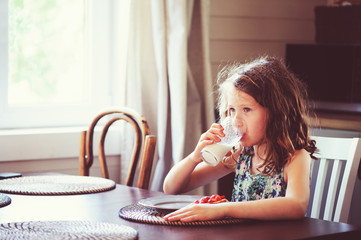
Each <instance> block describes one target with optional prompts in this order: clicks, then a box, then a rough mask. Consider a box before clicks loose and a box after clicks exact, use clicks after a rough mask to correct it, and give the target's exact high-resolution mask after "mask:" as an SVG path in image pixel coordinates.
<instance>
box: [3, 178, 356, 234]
mask: <svg viewBox="0 0 361 240" xmlns="http://www.w3.org/2000/svg"><path fill="white" fill-rule="evenodd" d="M7 195H8V196H10V197H11V199H12V202H11V204H10V205H8V206H6V207H3V208H0V223H8V222H24V221H39V220H40V221H42V220H43V221H60V220H69V221H72V220H91V221H101V222H110V223H117V224H121V225H126V226H130V227H132V228H134V229H136V230H137V231H138V234H139V235H138V237H139V239H157V240H159V239H162V238H165V239H182V240H185V239H187V240H190V239H197V240H199V239H207V240H212V239H215V240H219V239H353V238H354V239H361V226H354V225H350V224H345V223H336V222H330V221H323V220H319V219H311V218H304V219H301V220H292V221H289V220H288V221H255V220H245V221H244V222H242V223H237V224H229V225H213V226H166V225H157V224H148V223H139V222H133V221H128V220H125V219H122V218H120V217H119V216H118V212H119V210H120V209H121V208H122V207H125V206H128V205H130V204H133V203H137V202H138V201H139V200H141V199H144V198H148V197H154V196H161V195H163V193H161V192H154V191H148V190H144V189H138V188H135V187H127V186H123V185H117V186H116V188H115V189H114V190H111V191H106V192H101V193H91V194H80V195H61V196H34V195H16V194H7Z"/></svg>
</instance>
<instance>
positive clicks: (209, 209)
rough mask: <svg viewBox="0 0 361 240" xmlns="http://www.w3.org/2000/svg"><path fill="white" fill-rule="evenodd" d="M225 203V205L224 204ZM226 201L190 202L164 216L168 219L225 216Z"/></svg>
mask: <svg viewBox="0 0 361 240" xmlns="http://www.w3.org/2000/svg"><path fill="white" fill-rule="evenodd" d="M222 205H223V206H222ZM224 207H225V206H224V203H219V204H194V203H192V204H189V205H188V206H186V207H184V208H181V209H179V210H177V211H175V212H172V213H169V214H167V215H165V216H164V219H165V220H166V221H177V220H179V221H182V222H192V221H204V220H213V219H220V218H223V217H224Z"/></svg>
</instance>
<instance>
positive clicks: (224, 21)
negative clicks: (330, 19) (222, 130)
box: [210, 0, 327, 79]
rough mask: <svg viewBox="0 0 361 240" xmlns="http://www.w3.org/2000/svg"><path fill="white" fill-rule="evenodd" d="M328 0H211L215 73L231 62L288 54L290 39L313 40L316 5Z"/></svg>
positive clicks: (212, 56)
mask: <svg viewBox="0 0 361 240" xmlns="http://www.w3.org/2000/svg"><path fill="white" fill-rule="evenodd" d="M326 2H327V0H307V1H304V0H292V1H289V0H272V1H269V0H227V1H223V0H211V26H210V48H211V52H210V55H211V64H212V76H213V79H215V78H216V76H217V72H218V70H219V66H220V65H222V64H225V63H227V62H233V61H241V62H243V61H245V60H247V59H249V58H253V57H256V56H259V55H263V54H269V55H273V56H278V57H282V58H283V57H284V56H285V46H286V44H287V43H313V42H314V39H315V26H314V10H313V9H314V7H315V6H318V5H324V4H325V3H326Z"/></svg>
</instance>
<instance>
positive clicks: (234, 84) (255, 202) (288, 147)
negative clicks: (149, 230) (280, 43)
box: [163, 57, 316, 221]
mask: <svg viewBox="0 0 361 240" xmlns="http://www.w3.org/2000/svg"><path fill="white" fill-rule="evenodd" d="M218 80H219V81H221V84H220V88H219V93H220V97H219V104H218V110H219V113H220V118H221V120H222V119H224V118H225V117H227V116H230V117H231V119H232V122H233V124H234V125H235V126H236V127H237V129H238V130H239V131H240V132H241V133H242V138H241V140H240V144H239V148H237V149H235V150H233V151H232V152H230V153H229V155H228V156H226V157H225V158H224V159H223V160H222V161H221V164H218V165H217V166H215V167H212V166H210V165H207V164H206V163H205V162H203V161H202V159H201V157H200V152H201V150H202V149H203V148H204V147H205V146H207V145H210V144H213V143H215V142H220V140H221V137H224V136H225V134H224V133H223V127H222V125H220V124H216V123H214V124H213V125H212V126H211V128H210V129H209V130H208V131H207V132H205V133H203V134H202V135H201V137H200V139H199V142H198V144H197V146H196V148H195V150H194V151H193V152H192V153H191V154H190V155H189V156H187V157H186V158H185V159H184V160H182V161H180V162H179V163H177V164H176V165H175V166H174V167H173V168H172V169H171V170H170V172H169V173H168V175H167V177H166V178H165V181H164V186H163V188H164V192H165V193H167V194H179V193H183V192H187V191H190V190H192V189H195V188H197V187H199V186H202V185H205V184H208V183H210V182H212V181H214V180H216V179H218V178H220V177H223V176H225V175H226V174H228V173H230V172H231V171H235V173H236V176H235V179H234V188H233V193H232V201H231V202H226V203H220V204H190V205H188V206H186V207H184V208H182V209H179V210H177V211H175V212H173V213H170V214H168V215H166V216H165V217H164V218H165V219H166V220H168V221H175V220H180V221H195V220H211V219H219V218H223V217H234V218H253V219H292V218H293V219H295V218H302V217H304V216H305V213H306V210H307V205H308V200H309V192H310V190H309V185H310V161H311V158H314V156H313V153H314V152H315V150H316V146H315V142H314V141H312V140H311V139H310V136H309V131H308V130H309V129H308V124H307V118H308V108H307V99H306V97H307V93H306V90H305V89H306V88H305V86H304V85H303V84H302V82H301V81H299V80H298V79H297V78H296V77H295V76H294V75H293V74H292V73H291V72H289V71H288V70H287V68H286V66H285V65H284V64H283V62H281V61H280V60H279V59H276V58H270V57H263V58H259V59H256V60H254V61H252V62H250V63H248V64H241V65H238V66H237V65H232V66H227V67H225V68H224V69H223V70H222V71H221V72H220V74H219V76H218Z"/></svg>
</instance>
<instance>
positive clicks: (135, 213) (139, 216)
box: [119, 203, 244, 226]
mask: <svg viewBox="0 0 361 240" xmlns="http://www.w3.org/2000/svg"><path fill="white" fill-rule="evenodd" d="M170 212H171V211H170V210H162V209H157V208H151V207H145V206H143V205H140V204H137V203H136V204H132V205H128V206H125V207H123V208H121V209H120V210H119V216H120V217H121V218H124V219H126V220H130V221H134V222H142V223H151V224H160V225H172V226H207V225H221V224H234V223H240V222H244V220H243V219H237V218H223V219H217V220H207V221H194V222H181V221H172V222H170V221H166V220H164V218H163V217H164V216H165V215H166V214H168V213H170Z"/></svg>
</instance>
